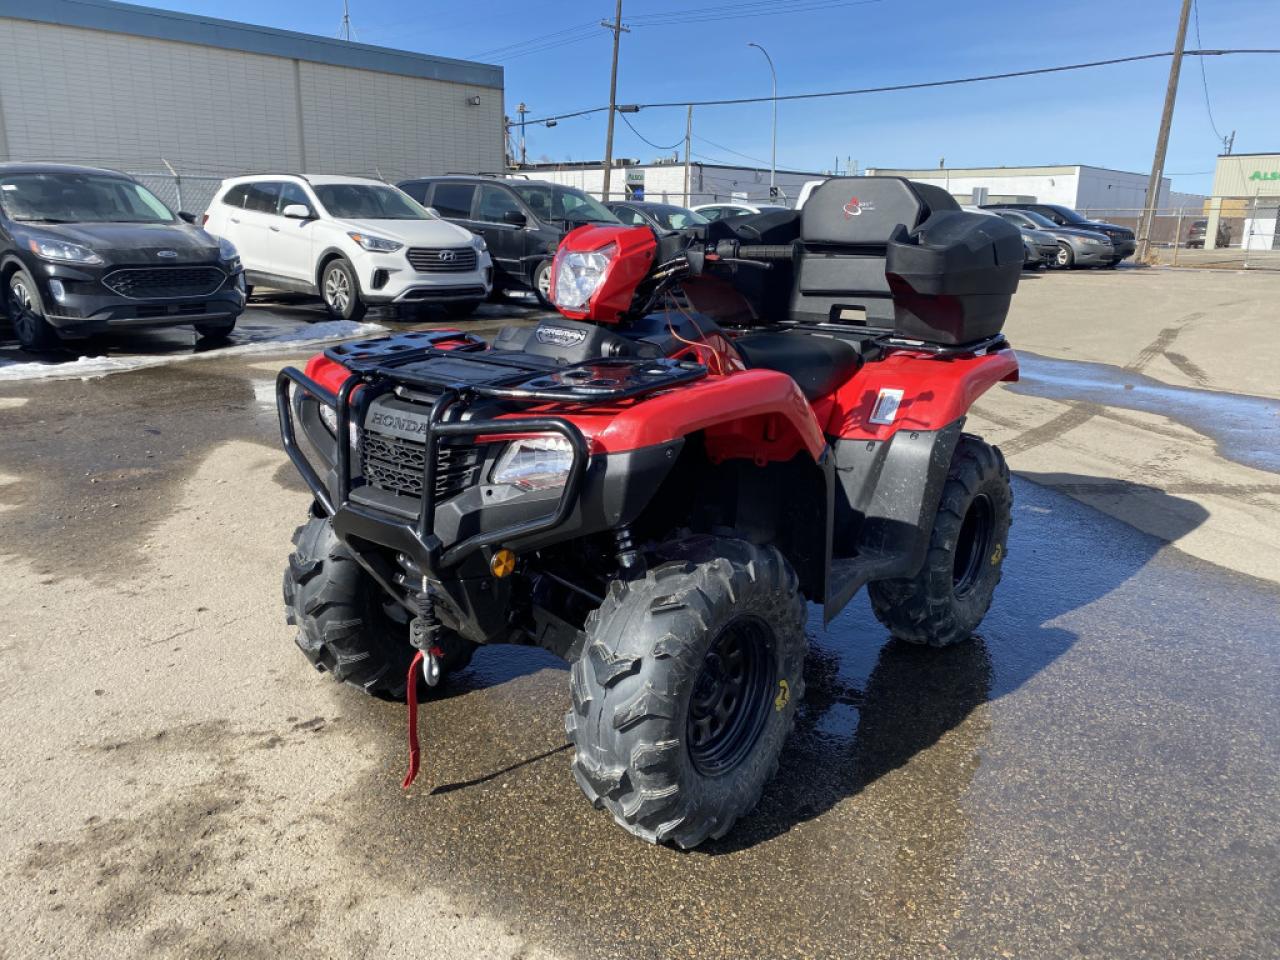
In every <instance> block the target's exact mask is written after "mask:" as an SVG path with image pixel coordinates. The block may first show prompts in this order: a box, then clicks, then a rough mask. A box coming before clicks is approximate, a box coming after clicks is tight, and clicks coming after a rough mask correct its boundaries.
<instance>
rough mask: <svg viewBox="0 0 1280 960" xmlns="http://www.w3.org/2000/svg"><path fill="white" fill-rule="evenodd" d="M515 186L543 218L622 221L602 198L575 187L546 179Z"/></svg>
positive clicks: (530, 207)
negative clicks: (556, 184) (563, 185)
mask: <svg viewBox="0 0 1280 960" xmlns="http://www.w3.org/2000/svg"><path fill="white" fill-rule="evenodd" d="M511 188H512V189H513V190H515V192H516V193H518V194H519V195H520V199H521V200H523V201H524V202H525V204H526V205H527V206H528V207H529V209H530V210H532V211H533V213H534V215H535V216H536V217H537V218H538V219H539V220H574V221H578V222H581V223H617V222H618V218H617V217H615V216H614V215H613V214H612V213H610V212H609V211H608V209H607V208H606V207H605V206H604V204H602V203H601V202H600V201H599V200H596V199H594V198H592V197H589V196H587V195H586V194H585V193H583V192H582V191H581V190H575V189H573V188H572V187H557V186H552V185H550V184H545V183H513V184H511Z"/></svg>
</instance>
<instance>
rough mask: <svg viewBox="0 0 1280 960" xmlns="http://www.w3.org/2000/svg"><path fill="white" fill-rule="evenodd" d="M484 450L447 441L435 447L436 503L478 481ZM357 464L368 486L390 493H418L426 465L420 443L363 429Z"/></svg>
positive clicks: (479, 447) (420, 492)
mask: <svg viewBox="0 0 1280 960" xmlns="http://www.w3.org/2000/svg"><path fill="white" fill-rule="evenodd" d="M484 451H485V448H484V446H483V445H481V446H477V445H475V444H466V445H457V446H451V445H449V444H448V443H447V442H446V443H442V444H441V445H440V446H439V447H438V448H437V458H436V477H435V487H436V489H435V500H436V502H437V503H438V502H440V501H441V500H448V499H449V498H450V497H456V496H457V495H458V494H460V493H462V492H463V491H464V490H466V489H467V488H468V487H472V486H475V484H476V483H478V482H479V480H480V468H481V466H482V465H483V463H484ZM361 463H362V465H363V472H364V478H365V480H366V482H368V483H369V484H370V485H372V486H375V487H377V488H379V489H380V490H386V491H389V492H391V493H403V494H407V495H408V496H411V497H421V496H422V471H423V467H424V466H425V464H426V446H425V445H424V444H421V443H414V442H413V441H412V440H402V439H400V438H399V437H391V436H387V435H385V434H377V433H369V432H367V431H366V432H365V433H364V435H363V437H362V440H361Z"/></svg>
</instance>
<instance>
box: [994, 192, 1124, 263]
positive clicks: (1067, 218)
mask: <svg viewBox="0 0 1280 960" xmlns="http://www.w3.org/2000/svg"><path fill="white" fill-rule="evenodd" d="M983 209H986V210H1022V211H1024V212H1027V213H1035V214H1039V215H1040V216H1041V217H1044V218H1045V219H1046V220H1049V221H1051V222H1053V223H1055V224H1057V225H1058V226H1060V227H1066V228H1067V229H1069V230H1087V231H1089V232H1090V233H1100V234H1102V235H1103V236H1105V237H1106V238H1107V240H1108V241H1109V242H1110V243H1111V245H1112V247H1113V248H1114V250H1113V252H1112V257H1111V262H1110V263H1106V264H1102V266H1107V267H1114V266H1115V265H1116V264H1118V263H1119V262H1120V261H1121V260H1123V259H1125V258H1126V257H1132V256H1133V252H1134V251H1135V250H1136V249H1137V248H1138V243H1137V241H1136V240H1135V239H1134V236H1133V231H1132V230H1130V229H1129V228H1128V227H1122V226H1119V225H1117V224H1114V223H1107V222H1106V221H1105V220H1090V219H1089V218H1088V217H1084V216H1081V215H1080V214H1079V213H1077V212H1076V211H1075V210H1072V209H1071V208H1070V207H1064V206H1062V205H1061V204H1058V203H987V204H983Z"/></svg>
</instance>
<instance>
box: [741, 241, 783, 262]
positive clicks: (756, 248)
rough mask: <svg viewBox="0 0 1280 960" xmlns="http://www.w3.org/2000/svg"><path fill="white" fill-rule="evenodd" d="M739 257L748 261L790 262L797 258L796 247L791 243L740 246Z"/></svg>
mask: <svg viewBox="0 0 1280 960" xmlns="http://www.w3.org/2000/svg"><path fill="white" fill-rule="evenodd" d="M738 256H740V257H742V258H744V259H746V260H790V259H791V258H792V257H794V256H795V247H794V246H793V245H792V244H790V243H786V244H771V243H759V244H755V243H743V244H740V245H739V246H738Z"/></svg>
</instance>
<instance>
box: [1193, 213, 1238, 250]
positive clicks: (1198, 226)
mask: <svg viewBox="0 0 1280 960" xmlns="http://www.w3.org/2000/svg"><path fill="white" fill-rule="evenodd" d="M1208 232H1209V221H1208V220H1192V221H1191V226H1189V227H1188V228H1187V240H1186V246H1187V249H1188V250H1203V249H1204V237H1205V234H1206V233H1208ZM1217 245H1218V246H1219V247H1229V246H1231V230H1230V229H1229V228H1228V227H1227V225H1226V224H1225V223H1222V222H1221V221H1219V222H1218V244H1217Z"/></svg>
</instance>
